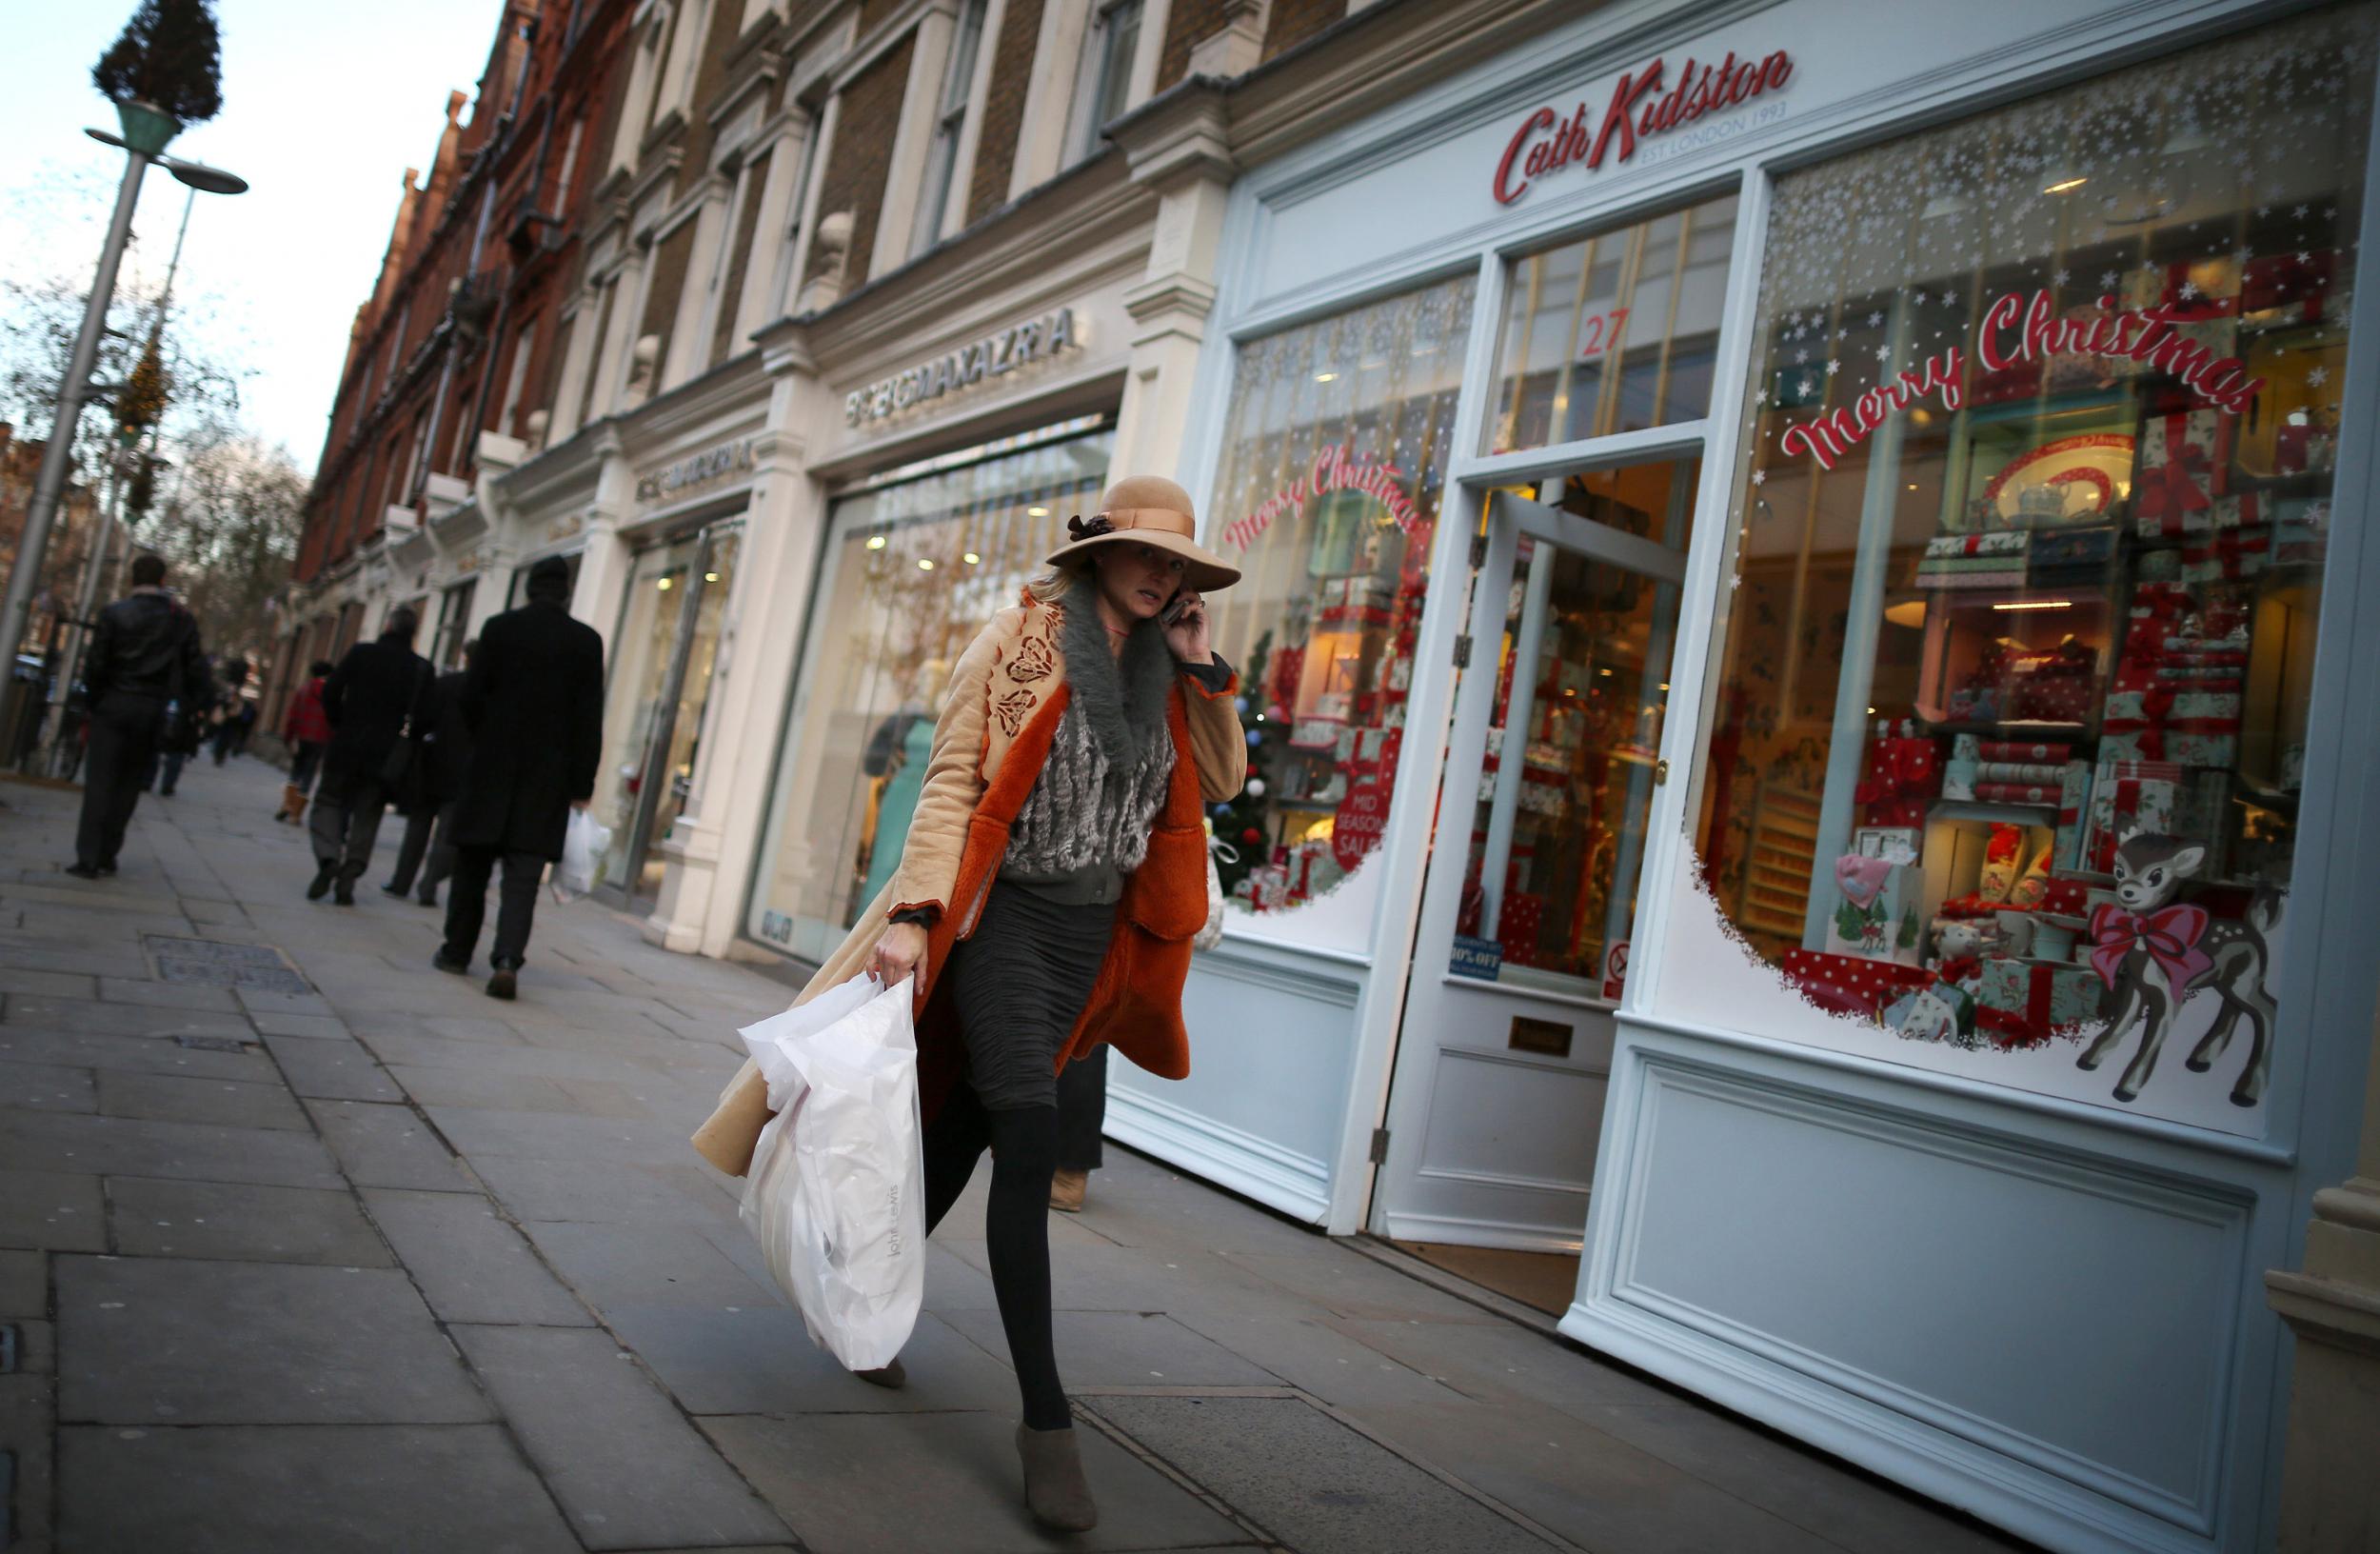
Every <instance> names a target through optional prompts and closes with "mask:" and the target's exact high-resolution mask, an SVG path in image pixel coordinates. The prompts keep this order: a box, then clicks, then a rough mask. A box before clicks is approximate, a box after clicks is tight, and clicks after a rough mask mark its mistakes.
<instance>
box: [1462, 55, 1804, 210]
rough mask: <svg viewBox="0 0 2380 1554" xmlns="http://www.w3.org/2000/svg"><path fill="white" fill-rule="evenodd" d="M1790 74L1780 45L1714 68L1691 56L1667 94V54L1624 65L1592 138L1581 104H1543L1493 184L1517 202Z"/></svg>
mask: <svg viewBox="0 0 2380 1554" xmlns="http://www.w3.org/2000/svg"><path fill="white" fill-rule="evenodd" d="M1793 74H1794V62H1793V58H1792V56H1791V55H1789V54H1787V53H1786V52H1785V50H1782V49H1779V50H1776V51H1775V52H1774V53H1772V54H1769V55H1768V56H1766V57H1765V58H1762V59H1758V60H1741V61H1739V60H1737V59H1736V57H1735V51H1734V50H1729V52H1728V54H1727V56H1726V57H1725V58H1724V59H1722V60H1720V61H1719V62H1718V63H1717V64H1716V65H1708V64H1702V63H1699V62H1697V61H1696V60H1695V59H1694V58H1693V56H1691V55H1689V56H1688V57H1687V60H1686V67H1685V69H1684V70H1679V71H1678V72H1677V76H1676V83H1675V84H1674V85H1672V86H1671V87H1670V88H1669V90H1667V91H1666V92H1664V91H1662V90H1661V87H1662V84H1663V82H1664V81H1665V80H1667V79H1668V61H1667V59H1666V58H1664V59H1656V60H1655V61H1653V62H1652V63H1651V64H1649V65H1646V66H1643V67H1641V68H1640V69H1637V70H1623V71H1622V72H1620V77H1619V80H1618V82H1617V83H1616V85H1615V86H1614V87H1613V88H1612V95H1611V98H1610V100H1609V101H1608V102H1606V103H1605V104H1604V106H1603V116H1602V118H1601V119H1600V120H1597V121H1595V123H1596V129H1595V130H1594V132H1593V135H1592V138H1590V135H1589V131H1588V129H1587V126H1588V123H1589V122H1590V121H1589V118H1588V110H1587V105H1586V104H1584V103H1580V104H1579V105H1578V106H1577V110H1575V111H1573V112H1572V114H1571V115H1570V117H1569V118H1567V119H1565V118H1563V117H1562V115H1561V112H1560V110H1557V109H1555V108H1552V107H1546V108H1540V109H1538V110H1537V111H1536V112H1534V113H1532V114H1530V115H1529V116H1528V117H1527V118H1526V119H1523V120H1522V121H1521V124H1520V128H1519V129H1517V130H1515V131H1513V138H1512V139H1511V140H1510V141H1509V142H1507V143H1506V144H1505V147H1504V154H1503V156H1502V157H1500V158H1498V159H1497V164H1496V180H1495V183H1494V184H1493V186H1492V189H1493V192H1494V193H1495V195H1496V200H1497V204H1499V205H1510V204H1512V203H1513V202H1514V201H1515V200H1517V199H1519V198H1520V197H1521V196H1522V195H1523V194H1526V193H1527V192H1529V189H1530V187H1531V185H1533V184H1534V183H1535V182H1536V181H1537V179H1539V178H1542V177H1544V176H1545V175H1546V174H1547V173H1550V172H1555V171H1558V170H1559V169H1563V168H1566V167H1569V166H1570V165H1571V164H1573V163H1579V164H1582V165H1583V166H1585V167H1587V168H1589V169H1595V168H1599V167H1601V166H1602V165H1603V161H1604V158H1605V157H1607V156H1608V157H1610V158H1611V159H1612V160H1613V161H1615V162H1626V161H1629V160H1631V159H1633V158H1634V157H1635V156H1636V146H1637V143H1638V142H1639V141H1641V140H1644V139H1648V138H1650V137H1652V136H1655V135H1661V134H1667V133H1669V132H1670V131H1672V130H1680V129H1683V128H1684V127H1685V126H1687V125H1690V124H1692V123H1694V122H1695V121H1696V120H1697V119H1699V118H1702V117H1704V116H1705V115H1706V114H1711V113H1716V112H1719V111H1721V110H1726V109H1730V108H1734V107H1735V106H1737V105H1738V104H1741V103H1747V102H1750V101H1751V100H1752V99H1753V98H1755V97H1759V96H1763V95H1765V94H1767V93H1769V92H1773V91H1775V90H1779V89H1781V88H1782V87H1783V86H1784V85H1785V83H1786V82H1788V81H1790V80H1792V79H1793Z"/></svg>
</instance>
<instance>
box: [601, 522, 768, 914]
mask: <svg viewBox="0 0 2380 1554" xmlns="http://www.w3.org/2000/svg"><path fill="white" fill-rule="evenodd" d="M743 536H744V526H743V522H742V520H741V519H736V520H730V521H728V522H726V523H723V524H714V525H712V526H711V527H710V528H705V529H704V530H702V531H700V532H699V533H695V534H689V535H686V536H684V537H683V538H680V539H678V540H675V541H672V542H670V543H669V544H666V545H663V546H658V547H655V548H652V549H649V550H646V551H645V552H643V553H642V554H640V555H639V556H638V557H637V558H636V562H635V565H634V567H633V568H632V570H631V571H630V573H629V578H628V597H627V603H626V607H625V616H624V619H623V621H622V624H621V631H620V652H619V656H618V657H617V659H616V660H615V663H614V665H613V669H612V678H611V688H610V692H609V697H608V705H607V706H606V707H605V713H604V745H605V752H604V764H603V766H602V767H600V768H599V769H598V771H597V774H596V797H595V806H594V807H595V812H596V818H598V819H600V820H601V821H603V823H604V824H605V825H606V826H608V827H611V848H610V850H609V851H608V852H607V853H606V854H605V857H604V860H603V865H602V867H601V869H600V871H599V876H598V877H599V880H600V884H601V887H602V888H604V889H605V891H606V892H607V893H608V892H610V891H618V892H619V894H620V898H621V900H622V902H623V904H624V905H625V906H627V907H630V908H631V909H633V910H638V911H650V910H651V909H652V907H653V906H654V904H655V902H656V901H658V900H659V898H660V893H661V880H662V869H663V859H662V857H661V854H660V852H659V851H658V849H657V847H656V846H655V844H657V843H658V842H659V841H660V840H661V839H662V838H663V837H665V836H667V835H668V834H669V827H671V826H672V825H673V824H675V822H676V820H677V818H678V816H679V814H680V813H681V812H683V811H684V808H685V805H686V801H687V799H688V798H689V797H690V796H691V794H692V792H693V788H694V771H695V763H696V761H697V759H698V758H699V757H700V754H701V751H700V749H699V743H700V739H701V735H702V728H703V709H704V706H705V705H706V704H707V703H708V701H709V698H710V688H711V675H712V669H713V667H714V666H715V664H716V662H717V659H718V656H719V628H720V621H721V618H722V616H723V615H724V612H725V609H726V604H727V593H728V589H729V588H730V587H731V586H732V584H733V582H734V573H735V560H736V554H737V551H738V549H739V548H741V546H742V543H743Z"/></svg>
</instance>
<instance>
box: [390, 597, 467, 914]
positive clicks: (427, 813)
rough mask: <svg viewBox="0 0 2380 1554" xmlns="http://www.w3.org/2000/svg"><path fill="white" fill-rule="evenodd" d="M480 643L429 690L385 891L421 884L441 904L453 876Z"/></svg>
mask: <svg viewBox="0 0 2380 1554" xmlns="http://www.w3.org/2000/svg"><path fill="white" fill-rule="evenodd" d="M478 655H479V644H478V643H477V642H466V643H465V644H464V645H463V667H462V668H460V669H448V670H447V671H446V673H444V674H442V675H440V676H439V677H438V682H437V684H436V685H434V686H432V687H430V692H429V714H428V717H427V719H426V723H425V725H424V727H423V729H422V751H421V759H420V760H419V761H417V762H415V763H414V767H413V772H412V777H413V782H412V785H411V786H412V791H410V792H409V793H407V795H406V802H405V803H404V804H402V805H400V806H399V807H400V808H402V809H403V810H404V811H405V840H404V841H402V842H400V843H399V844H397V867H396V872H394V873H392V874H390V875H389V876H388V883H387V884H386V885H384V886H382V887H380V889H381V893H382V894H383V895H389V896H398V897H404V896H407V895H410V894H411V893H412V890H413V880H414V876H415V875H416V874H417V873H418V874H419V875H420V876H421V882H422V896H421V901H422V905H423V906H425V907H435V906H437V905H438V887H439V886H440V885H441V884H442V883H444V881H445V880H446V876H447V875H449V874H452V873H453V872H454V811H455V807H456V806H457V805H458V804H460V803H461V802H462V799H463V785H464V782H465V780H466V778H468V777H469V776H470V772H471V726H470V725H469V724H468V723H467V722H466V721H465V719H464V716H463V687H464V683H465V681H466V678H467V674H466V671H467V670H468V669H469V668H470V667H471V661H472V660H473V659H474V658H476V657H477V656H478Z"/></svg>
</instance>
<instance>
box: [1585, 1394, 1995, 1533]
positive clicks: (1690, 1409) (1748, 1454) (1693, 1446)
mask: <svg viewBox="0 0 2380 1554" xmlns="http://www.w3.org/2000/svg"><path fill="white" fill-rule="evenodd" d="M1587 1418H1588V1423H1590V1424H1593V1425H1597V1426H1599V1427H1600V1428H1602V1429H1603V1430H1605V1431H1606V1432H1608V1433H1609V1434H1611V1435H1612V1436H1614V1437H1616V1438H1617V1439H1619V1440H1622V1441H1625V1442H1627V1443H1628V1444H1630V1445H1632V1446H1635V1447H1636V1448H1637V1449H1639V1450H1641V1451H1645V1452H1648V1453H1650V1454H1651V1455H1653V1456H1655V1457H1658V1458H1659V1459H1660V1460H1661V1461H1663V1462H1665V1463H1668V1464H1670V1465H1672V1466H1673V1467H1677V1468H1681V1469H1683V1470H1684V1471H1686V1472H1688V1473H1691V1474H1693V1475H1694V1476H1695V1477H1696V1478H1697V1479H1700V1480H1702V1481H1703V1482H1704V1483H1706V1484H1714V1485H1716V1486H1717V1487H1718V1488H1720V1489H1723V1490H1725V1491H1727V1492H1728V1493H1729V1494H1731V1495H1733V1496H1735V1498H1736V1499H1737V1500H1740V1501H1743V1502H1744V1503H1746V1504H1750V1505H1755V1506H1757V1507H1758V1508H1760V1509H1761V1510H1764V1511H1767V1512H1769V1513H1771V1514H1772V1515H1774V1516H1776V1517H1778V1518H1780V1519H1782V1520H1783V1521H1786V1522H1789V1523H1792V1524H1794V1525H1795V1526H1797V1527H1799V1528H1801V1529H1802V1530H1803V1531H1805V1532H1809V1533H1813V1534H1815V1535H1817V1536H1819V1537H1822V1538H1825V1539H1827V1540H1828V1541H1829V1542H1831V1543H1834V1544H1839V1545H1841V1546H1842V1547H1843V1548H1846V1549H1851V1550H1854V1551H1855V1554H1902V1551H1904V1550H1908V1549H1918V1548H1921V1549H1924V1550H1925V1551H1926V1554H1991V1551H2004V1550H2006V1549H2008V1548H2010V1547H2012V1546H2013V1544H2012V1543H2011V1541H2010V1540H2008V1539H2005V1538H2003V1537H2001V1536H1999V1535H1998V1534H1996V1533H1993V1532H1991V1531H1989V1530H1987V1529H1985V1528H1982V1527H1980V1526H1973V1525H1967V1524H1960V1523H1958V1522H1955V1521H1954V1520H1952V1519H1950V1518H1948V1517H1945V1516H1944V1515H1943V1513H1942V1511H1941V1508H1940V1507H1938V1506H1934V1505H1931V1504H1926V1503H1924V1502H1922V1501H1919V1500H1916V1499H1915V1498H1914V1497H1912V1496H1908V1495H1904V1494H1901V1493H1898V1492H1896V1491H1894V1490H1892V1489H1890V1488H1887V1487H1885V1486H1882V1485H1880V1484H1876V1483H1874V1481H1872V1480H1870V1479H1868V1478H1866V1477H1864V1476H1863V1475H1861V1474H1859V1473H1857V1472H1855V1471H1854V1470H1853V1469H1851V1468H1848V1467H1845V1466H1844V1465H1842V1464H1839V1463H1835V1462H1833V1461H1831V1460H1829V1459H1827V1458H1824V1457H1821V1456H1819V1455H1817V1454H1816V1453H1815V1452H1811V1451H1807V1450H1804V1449H1802V1448H1801V1447H1799V1446H1796V1445H1795V1444H1792V1443H1791V1442H1787V1441H1781V1440H1778V1439H1777V1438H1776V1437H1775V1436H1772V1435H1769V1434H1767V1433H1766V1432H1764V1431H1759V1430H1753V1429H1748V1428H1746V1427H1745V1426H1744V1425H1742V1424H1741V1423H1739V1422H1737V1421H1735V1420H1733V1419H1730V1418H1728V1417H1727V1416H1725V1415H1723V1414H1718V1413H1714V1412H1713V1411H1711V1410H1710V1409H1707V1408H1700V1407H1696V1406H1694V1405H1692V1404H1673V1405H1669V1406H1667V1407H1646V1406H1636V1407H1628V1406H1615V1407H1605V1408H1597V1409H1593V1410H1591V1411H1590V1412H1589V1414H1588V1416H1587Z"/></svg>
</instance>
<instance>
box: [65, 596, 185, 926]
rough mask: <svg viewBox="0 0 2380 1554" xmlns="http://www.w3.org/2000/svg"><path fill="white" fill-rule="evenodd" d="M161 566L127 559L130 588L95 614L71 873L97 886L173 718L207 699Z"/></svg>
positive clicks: (110, 867) (111, 868) (110, 866)
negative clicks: (80, 809)
mask: <svg viewBox="0 0 2380 1554" xmlns="http://www.w3.org/2000/svg"><path fill="white" fill-rule="evenodd" d="M165 582H166V564H165V562H164V561H163V560H161V559H159V558H158V557H156V556H140V557H136V558H135V559H134V560H133V562H132V591H131V593H130V594H129V596H128V597H126V598H122V599H119V600H117V601H116V602H115V603H114V604H112V605H109V607H108V608H105V609H103V610H101V611H100V612H99V623H98V625H97V626H96V627H94V628H92V631H91V640H90V651H89V654H88V655H87V656H86V658H85V660H84V665H83V684H84V686H85V687H87V693H88V695H89V705H90V708H91V713H90V721H89V724H88V725H87V727H89V730H90V747H89V752H88V754H87V755H86V757H85V760H84V766H83V816H82V822H81V824H80V825H79V826H77V827H75V832H74V863H73V866H72V867H69V869H68V870H67V872H68V873H69V874H72V875H74V876H76V877H77V878H79V879H86V880H93V879H97V878H98V877H99V876H100V875H102V874H112V873H114V872H115V871H116V854H117V853H118V852H119V851H121V850H122V849H123V847H124V828H125V827H127V826H129V825H130V824H131V821H132V807H133V806H134V805H136V804H138V803H139V802H140V797H141V781H142V778H143V776H144V774H145V773H146V772H147V771H148V769H149V762H150V761H152V760H154V759H155V758H156V754H157V742H158V740H159V739H160V738H161V737H162V736H163V735H164V734H165V732H166V724H167V720H168V718H169V716H172V717H180V716H183V715H185V714H187V713H188V712H189V711H190V710H192V709H194V708H195V707H199V706H201V705H203V704H205V703H206V702H207V701H208V700H209V699H210V698H211V696H212V694H213V687H212V686H211V685H210V684H209V683H208V676H207V655H206V654H205V653H203V652H201V651H200V650H199V646H198V622H197V621H196V620H194V619H192V618H191V615H190V612H189V611H188V610H187V609H184V608H182V607H181V606H180V605H177V604H175V603H174V602H173V600H172V598H171V597H170V596H169V595H168V594H167V592H166V588H165Z"/></svg>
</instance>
